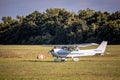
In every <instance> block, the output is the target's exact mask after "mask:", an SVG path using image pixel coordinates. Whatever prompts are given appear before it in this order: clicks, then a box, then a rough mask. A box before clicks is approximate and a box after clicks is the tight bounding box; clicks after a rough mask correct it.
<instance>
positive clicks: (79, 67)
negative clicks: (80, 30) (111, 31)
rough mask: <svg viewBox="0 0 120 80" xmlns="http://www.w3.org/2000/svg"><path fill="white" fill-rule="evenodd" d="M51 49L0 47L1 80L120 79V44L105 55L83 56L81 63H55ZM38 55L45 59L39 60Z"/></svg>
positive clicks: (34, 46)
mask: <svg viewBox="0 0 120 80" xmlns="http://www.w3.org/2000/svg"><path fill="white" fill-rule="evenodd" d="M95 47H96V46H93V47H92V48H95ZM87 48H88V49H89V48H91V47H87ZM50 49H51V47H42V46H38V45H31V46H26V45H22V46H20V45H0V80H120V45H108V47H107V50H106V54H105V55H103V56H92V57H80V61H79V62H72V60H71V59H68V61H67V62H53V58H52V56H51V55H50V54H49V53H48V51H49V50H50ZM82 49H85V48H82ZM38 54H44V55H45V56H46V58H45V59H44V60H40V59H37V55H38Z"/></svg>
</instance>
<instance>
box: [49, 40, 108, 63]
mask: <svg viewBox="0 0 120 80" xmlns="http://www.w3.org/2000/svg"><path fill="white" fill-rule="evenodd" d="M90 45H96V44H95V43H91V44H90ZM90 45H86V44H85V45H76V47H75V45H61V47H60V48H56V47H54V49H52V50H50V53H51V54H52V56H53V57H55V59H54V61H55V62H60V61H67V59H66V58H69V57H70V58H72V60H73V61H79V58H78V57H81V56H94V55H104V52H105V49H106V46H107V41H103V42H102V43H101V44H100V45H99V46H98V48H96V49H89V50H80V49H79V47H85V46H90ZM56 46H57V45H56ZM59 46H60V45H59ZM71 47H72V48H71ZM73 47H74V48H73Z"/></svg>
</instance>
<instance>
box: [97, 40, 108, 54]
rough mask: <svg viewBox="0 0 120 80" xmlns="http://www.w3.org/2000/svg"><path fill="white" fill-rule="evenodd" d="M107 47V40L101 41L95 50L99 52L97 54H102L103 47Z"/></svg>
mask: <svg viewBox="0 0 120 80" xmlns="http://www.w3.org/2000/svg"><path fill="white" fill-rule="evenodd" d="M106 47H107V41H103V42H102V43H101V44H100V45H99V46H98V48H97V49H96V51H98V52H99V53H98V54H101V55H102V54H103V53H104V52H105V49H106Z"/></svg>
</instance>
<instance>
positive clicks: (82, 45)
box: [42, 43, 98, 47]
mask: <svg viewBox="0 0 120 80" xmlns="http://www.w3.org/2000/svg"><path fill="white" fill-rule="evenodd" d="M93 45H98V44H97V43H83V44H68V45H42V46H54V47H62V46H66V47H75V46H77V47H88V46H93Z"/></svg>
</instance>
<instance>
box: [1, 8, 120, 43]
mask: <svg viewBox="0 0 120 80" xmlns="http://www.w3.org/2000/svg"><path fill="white" fill-rule="evenodd" d="M103 40H107V41H108V42H109V43H110V44H120V11H116V12H114V13H111V14H110V13H108V12H101V11H94V10H91V9H86V10H79V11H78V13H73V12H69V11H67V10H65V9H59V8H54V9H47V10H46V11H45V12H43V13H40V12H39V11H34V12H33V13H31V14H29V15H27V16H17V17H16V19H13V18H12V17H11V16H8V17H2V22H1V23H0V44H79V43H84V42H101V41H103Z"/></svg>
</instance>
